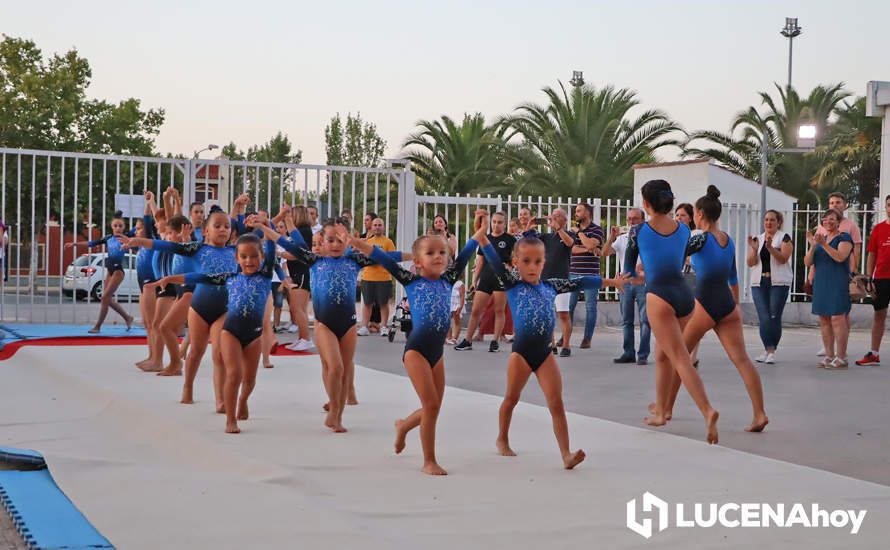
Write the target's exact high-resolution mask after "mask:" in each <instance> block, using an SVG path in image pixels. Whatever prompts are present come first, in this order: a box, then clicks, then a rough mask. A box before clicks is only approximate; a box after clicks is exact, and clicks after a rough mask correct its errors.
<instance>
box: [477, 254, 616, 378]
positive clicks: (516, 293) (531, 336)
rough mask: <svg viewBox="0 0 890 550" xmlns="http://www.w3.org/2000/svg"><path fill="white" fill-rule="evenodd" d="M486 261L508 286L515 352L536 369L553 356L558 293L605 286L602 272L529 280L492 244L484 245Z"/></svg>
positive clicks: (502, 282)
mask: <svg viewBox="0 0 890 550" xmlns="http://www.w3.org/2000/svg"><path fill="white" fill-rule="evenodd" d="M482 253H483V254H485V262H486V263H487V264H488V265H491V266H492V267H493V268H494V273H495V277H497V278H498V279H499V280H500V282H501V284H503V286H504V288H506V289H507V302H508V303H509V304H510V313H511V314H512V315H513V328H514V332H515V335H514V337H513V349H512V351H513V353H518V354H519V355H521V356H522V358H523V359H525V362H526V363H528V366H529V367H531V369H532V372H534V371H536V370H538V367H540V366H541V365H542V364H544V361H546V360H547V357H549V356H550V346H551V341H552V340H551V339H552V337H553V328H554V326H555V324H556V314H555V313H554V310H553V301H554V300H555V299H556V295H557V294H563V293H565V292H573V291H575V290H581V289H584V290H596V289H599V288H600V287H602V286H603V279H602V277H600V276H599V275H585V276H584V277H579V278H577V279H571V280H569V279H542V280H541V281H540V282H538V284H536V285H533V284H531V283H527V282H525V281H523V280H522V279H520V278H519V277H517V276H516V275H514V274H512V273H510V272H508V271H507V269H506V268H505V267H504V264H503V263H502V262H500V261H498V258H499V256H498V253H497V251H496V250H495V249H494V247H493V246H491V244H489V245H488V246H484V247H482Z"/></svg>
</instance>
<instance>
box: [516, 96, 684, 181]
mask: <svg viewBox="0 0 890 550" xmlns="http://www.w3.org/2000/svg"><path fill="white" fill-rule="evenodd" d="M559 88H560V89H559V90H555V89H553V88H550V87H546V88H544V90H543V91H544V93H545V94H546V95H547V98H548V104H546V105H537V104H534V103H525V104H523V105H520V106H519V107H518V108H517V112H516V114H514V115H513V116H510V117H507V118H505V119H503V121H502V122H503V124H504V125H505V126H507V127H509V128H510V129H511V132H510V133H509V134H507V135H506V137H507V138H508V139H511V138H513V137H517V138H519V139H520V142H519V143H518V144H516V146H515V147H513V148H512V149H510V150H509V151H507V153H506V155H505V158H506V159H507V160H508V163H510V164H511V165H512V166H511V167H512V168H513V171H512V176H511V179H512V180H514V181H515V183H516V185H517V187H518V189H515V191H518V192H520V193H521V192H523V191H525V192H527V193H528V192H531V193H538V194H551V195H559V196H572V197H588V196H598V197H629V196H630V194H631V192H632V189H633V166H634V164H638V163H642V162H651V161H652V160H654V154H655V152H656V151H657V150H658V149H660V148H662V147H665V146H667V145H676V144H677V143H678V142H677V141H676V140H674V139H672V138H671V137H670V134H672V133H673V132H676V131H682V130H681V129H680V127H679V126H678V125H677V124H676V123H674V122H672V121H671V120H670V119H669V118H668V117H667V115H666V114H664V113H663V112H661V111H658V110H654V109H653V110H646V111H644V112H642V113H641V114H639V115H638V116H636V117H635V118H630V117H629V111H630V110H631V109H633V108H634V107H637V106H638V105H639V101H638V100H637V98H636V93H635V92H633V91H631V90H628V89H626V88H623V89H620V90H616V89H614V88H613V87H612V86H607V87H605V88H602V89H599V90H597V89H595V88H594V87H592V86H578V87H574V88H573V89H572V90H571V92H567V91H566V89H565V86H564V85H563V84H562V82H560V83H559Z"/></svg>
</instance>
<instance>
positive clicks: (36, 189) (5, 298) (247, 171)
mask: <svg viewBox="0 0 890 550" xmlns="http://www.w3.org/2000/svg"><path fill="white" fill-rule="evenodd" d="M169 186H174V187H176V188H177V189H178V190H179V191H180V194H181V195H182V197H183V203H184V209H187V208H188V204H189V203H191V202H192V201H194V200H195V199H199V200H200V202H204V201H211V202H215V203H218V204H220V205H221V206H223V207H224V208H226V209H228V208H229V207H230V206H231V204H232V201H234V199H235V197H237V196H238V195H239V194H241V193H243V192H247V193H248V194H250V195H251V198H252V200H253V209H255V210H260V209H265V210H267V211H269V212H271V213H272V214H273V215H274V214H275V213H276V212H277V211H278V209H279V208H280V206H281V204H283V203H284V202H287V203H288V204H304V205H310V206H316V207H317V208H318V210H319V217H320V218H321V219H325V218H328V217H336V216H339V215H340V214H341V212H343V211H344V210H348V211H349V212H350V213H351V214H352V215H353V229H354V230H355V231H357V232H362V231H363V228H362V227H363V226H362V218H363V217H364V215H365V214H367V213H370V212H374V213H377V214H378V215H379V216H380V217H381V218H383V219H384V221H385V222H386V225H387V231H388V233H389V235H390V236H391V237H395V238H396V239H404V238H405V237H404V236H405V231H406V230H408V231H411V234H412V235H414V233H415V232H416V220H414V222H413V223H411V221H410V220H409V221H408V223H407V228H403V227H402V223H401V221H400V220H399V216H398V212H400V211H401V212H405V211H407V207H408V205H409V204H413V200H414V174H413V173H412V172H411V169H410V166H409V165H407V164H405V165H400V166H392V167H384V168H366V167H347V166H326V165H313V164H285V163H268V162H249V161H233V160H222V159H216V160H206V159H174V158H161V157H133V156H120V155H95V154H86V153H68V152H58V151H39V150H30V149H11V148H0V220H2V221H3V223H4V224H5V226H6V229H5V230H4V231H2V233H3V235H2V236H0V239H2V241H3V242H2V243H0V245H2V246H0V250H2V251H3V256H4V262H3V264H4V266H3V267H4V277H2V278H0V320H2V321H5V322H40V323H47V322H52V323H76V324H83V323H90V322H93V321H94V320H95V316H96V312H97V309H98V306H97V304H96V299H95V296H94V294H93V292H92V291H93V290H94V289H96V288H101V282H102V281H101V273H102V270H101V267H98V266H93V263H94V260H95V259H96V258H97V256H99V253H93V254H88V255H81V254H79V253H76V252H74V251H72V250H65V248H64V245H65V243H68V242H71V241H73V240H78V241H84V240H88V239H95V238H99V237H101V236H102V235H105V234H107V233H109V232H110V228H109V224H110V222H111V218H112V216H113V213H114V211H115V210H116V209H122V210H124V216H125V218H127V219H128V226H130V225H132V224H133V223H135V221H136V219H137V218H139V217H141V213H142V208H143V205H144V203H143V200H142V195H143V194H144V192H145V191H146V190H151V191H152V192H154V193H155V195H156V196H157V197H160V195H161V194H162V193H163V191H164V189H166V188H167V187H169ZM412 241H413V236H412V237H411V238H410V240H408V241H404V240H399V241H398V242H399V245H398V246H399V247H400V248H404V247H405V246H406V245H405V242H407V246H408V247H410V243H411V242H412ZM81 251H83V249H81ZM78 258H80V259H78ZM75 260H77V261H78V265H72V264H73V263H74V261H75ZM80 264H83V265H80ZM134 264H135V261H134V258H129V259H128V260H127V263H126V264H125V267H126V268H130V267H132V268H135V265H134ZM69 266H70V267H71V268H72V269H71V270H69ZM94 267H98V269H97V270H96V275H93V272H92V271H90V270H91V269H94ZM66 271H71V273H69V275H71V274H72V273H73V277H69V281H68V282H67V283H66V282H65V278H66ZM97 285H98V286H97ZM66 286H67V287H68V288H65V287H66ZM134 288H136V290H137V291H138V287H135V274H134V273H132V274H131V273H129V270H128V272H127V278H125V284H124V285H122V289H121V290H119V292H118V298H119V300H120V301H121V302H122V303H124V307H125V308H127V310H128V311H129V313H130V314H132V315H136V314H137V313H138V309H139V305H138V293H137V292H135V291H133V289H134ZM66 294H70V296H66ZM79 295H80V296H81V297H82V299H77V298H78V296H79Z"/></svg>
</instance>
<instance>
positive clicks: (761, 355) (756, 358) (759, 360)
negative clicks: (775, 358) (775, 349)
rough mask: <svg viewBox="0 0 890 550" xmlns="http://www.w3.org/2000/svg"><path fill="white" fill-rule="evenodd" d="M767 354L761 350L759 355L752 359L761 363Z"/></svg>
mask: <svg viewBox="0 0 890 550" xmlns="http://www.w3.org/2000/svg"><path fill="white" fill-rule="evenodd" d="M767 355H769V354H768V353H767V352H763V353H761V354H760V355H758V356H757V357H755V358H754V360H755V361H757V362H758V363H763V362H764V361H766V356H767Z"/></svg>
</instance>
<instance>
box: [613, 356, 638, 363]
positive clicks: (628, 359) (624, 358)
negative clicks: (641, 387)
mask: <svg viewBox="0 0 890 550" xmlns="http://www.w3.org/2000/svg"><path fill="white" fill-rule="evenodd" d="M612 362H613V363H633V362H634V358H633V357H628V356H627V355H622V356H621V357H616V358H615V359H612Z"/></svg>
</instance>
